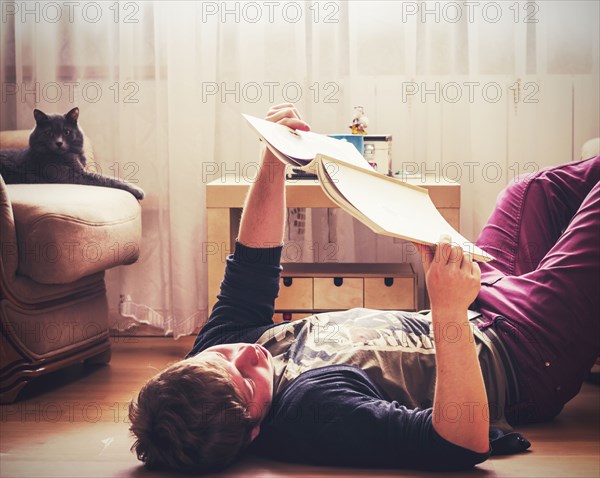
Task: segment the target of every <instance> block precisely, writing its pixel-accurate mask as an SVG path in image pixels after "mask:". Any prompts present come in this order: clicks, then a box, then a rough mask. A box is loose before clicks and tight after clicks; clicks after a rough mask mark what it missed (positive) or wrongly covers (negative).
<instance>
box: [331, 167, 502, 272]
mask: <svg viewBox="0 0 600 478" xmlns="http://www.w3.org/2000/svg"><path fill="white" fill-rule="evenodd" d="M319 160H320V161H321V162H322V164H323V168H320V170H319V173H320V174H321V175H322V174H325V175H326V176H327V177H320V178H319V179H320V182H321V186H322V187H323V189H327V190H329V194H328V196H329V197H331V198H332V199H333V200H334V201H335V202H336V203H337V204H338V205H339V206H340V207H342V208H343V209H345V210H346V211H348V212H349V213H350V214H352V215H353V216H354V217H356V218H357V219H358V220H360V221H361V222H363V223H365V224H366V225H367V226H368V227H370V228H371V229H372V230H373V231H374V232H377V233H380V234H384V235H388V236H393V237H399V238H402V239H406V240H408V241H411V242H417V243H420V244H428V245H434V244H436V243H437V242H438V241H439V239H440V235H441V234H447V235H448V236H450V238H451V242H453V243H455V244H458V245H460V246H461V247H462V248H463V249H464V250H465V251H467V252H470V253H471V254H472V255H473V257H474V258H475V259H477V260H480V261H490V260H493V257H492V256H490V255H489V254H487V253H486V252H485V251H483V250H482V249H480V248H479V247H477V246H476V245H475V244H473V243H471V242H470V241H468V240H467V239H466V238H465V237H463V236H462V235H461V234H459V233H458V232H457V231H456V230H455V229H454V228H453V227H452V226H451V225H450V224H448V222H447V221H446V220H445V219H444V217H443V216H442V215H441V214H440V212H439V211H438V210H437V208H436V207H435V205H434V204H433V202H432V201H431V198H430V197H429V193H428V192H427V190H426V189H423V188H419V187H416V186H413V185H410V184H407V183H404V182H402V181H399V180H397V179H394V178H390V177H387V176H383V175H381V174H379V173H376V172H372V173H369V172H365V171H362V170H360V169H357V168H355V167H352V166H349V165H347V164H344V163H342V162H339V161H336V160H335V159H333V158H327V157H324V156H320V157H319ZM344 203H346V204H344ZM348 203H349V204H350V206H351V207H348ZM356 211H358V212H359V214H356Z"/></svg>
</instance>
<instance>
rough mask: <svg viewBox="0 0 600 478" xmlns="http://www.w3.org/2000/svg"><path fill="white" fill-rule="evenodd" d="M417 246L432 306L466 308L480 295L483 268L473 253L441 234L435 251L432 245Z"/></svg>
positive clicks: (441, 308) (443, 308)
mask: <svg viewBox="0 0 600 478" xmlns="http://www.w3.org/2000/svg"><path fill="white" fill-rule="evenodd" d="M416 246H417V249H418V250H419V252H420V254H421V260H422V261H423V268H424V269H425V282H426V284H427V290H428V292H429V298H430V299H431V308H432V309H434V308H435V309H438V310H466V309H467V308H468V307H469V305H470V304H471V303H472V302H473V301H474V300H475V299H476V298H477V294H478V293H479V289H480V287H481V283H480V279H481V270H480V269H479V266H478V265H477V263H476V262H473V258H472V257H471V254H469V253H464V252H463V249H462V247H460V246H458V245H452V244H451V243H450V240H449V238H448V236H442V237H440V242H439V243H438V246H437V247H436V249H435V253H433V251H432V250H431V248H430V247H429V246H423V245H421V244H416Z"/></svg>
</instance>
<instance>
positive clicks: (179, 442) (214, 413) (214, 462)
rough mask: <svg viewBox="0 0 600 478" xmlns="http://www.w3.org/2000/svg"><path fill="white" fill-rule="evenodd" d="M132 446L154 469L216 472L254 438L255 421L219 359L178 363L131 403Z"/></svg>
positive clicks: (152, 379)
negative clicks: (251, 436) (133, 439)
mask: <svg viewBox="0 0 600 478" xmlns="http://www.w3.org/2000/svg"><path fill="white" fill-rule="evenodd" d="M129 419H130V421H131V426H130V428H129V429H130V430H131V432H132V433H133V434H134V435H135V436H136V437H137V439H136V441H135V443H134V444H133V445H132V447H131V450H132V451H133V450H134V449H135V453H136V455H137V457H138V459H139V460H141V461H142V462H144V463H145V464H146V465H147V466H149V467H152V468H171V469H176V470H178V471H183V472H188V473H205V472H214V471H218V470H221V469H223V468H224V467H226V466H227V465H229V464H230V463H231V462H232V461H233V460H234V459H235V458H236V456H237V455H238V454H239V453H240V452H241V451H242V450H243V449H244V447H245V446H246V445H247V444H248V443H249V442H250V432H251V430H252V428H253V427H254V426H255V425H256V423H255V422H253V421H252V420H250V418H249V416H248V407H247V404H246V403H245V401H244V398H243V397H242V395H241V393H240V391H239V390H238V388H237V387H236V386H235V385H234V384H233V381H232V380H231V377H230V375H229V373H228V372H227V370H226V369H225V367H223V366H222V365H221V364H219V363H218V361H216V360H215V361H209V360H202V361H197V362H194V363H189V362H185V361H179V362H176V363H174V364H172V365H170V366H169V367H167V368H166V369H165V370H163V371H162V372H161V373H159V374H158V375H156V376H154V377H152V378H151V379H150V380H148V382H147V383H146V384H145V385H144V386H143V387H142V389H141V390H140V393H139V395H138V401H137V404H136V403H135V402H134V401H132V402H131V403H130V404H129Z"/></svg>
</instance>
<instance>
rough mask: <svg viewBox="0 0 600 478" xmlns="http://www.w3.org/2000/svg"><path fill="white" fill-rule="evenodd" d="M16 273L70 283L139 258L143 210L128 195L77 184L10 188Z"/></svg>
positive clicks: (120, 191) (39, 281)
mask: <svg viewBox="0 0 600 478" xmlns="http://www.w3.org/2000/svg"><path fill="white" fill-rule="evenodd" d="M7 189H8V196H9V198H10V201H11V203H12V207H13V214H14V221H15V229H16V233H17V234H16V237H17V238H18V239H17V241H18V244H17V247H16V248H15V250H14V253H15V254H16V253H17V250H18V254H19V257H18V269H17V274H19V275H22V276H26V277H29V278H30V279H32V280H34V281H35V282H37V283H40V284H66V283H70V282H74V281H76V280H78V279H81V278H83V277H85V276H88V275H90V274H94V273H96V272H100V271H103V270H106V269H109V268H111V267H114V266H117V265H121V264H128V263H133V262H135V261H136V260H137V258H138V256H139V247H138V242H137V241H136V242H134V241H132V240H131V238H139V237H140V236H141V208H140V206H139V204H138V202H137V200H136V199H135V198H134V197H133V196H132V195H131V194H129V193H128V192H126V191H122V190H118V189H111V188H103V187H95V186H81V185H75V184H13V185H8V186H7Z"/></svg>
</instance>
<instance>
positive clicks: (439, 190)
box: [202, 175, 460, 317]
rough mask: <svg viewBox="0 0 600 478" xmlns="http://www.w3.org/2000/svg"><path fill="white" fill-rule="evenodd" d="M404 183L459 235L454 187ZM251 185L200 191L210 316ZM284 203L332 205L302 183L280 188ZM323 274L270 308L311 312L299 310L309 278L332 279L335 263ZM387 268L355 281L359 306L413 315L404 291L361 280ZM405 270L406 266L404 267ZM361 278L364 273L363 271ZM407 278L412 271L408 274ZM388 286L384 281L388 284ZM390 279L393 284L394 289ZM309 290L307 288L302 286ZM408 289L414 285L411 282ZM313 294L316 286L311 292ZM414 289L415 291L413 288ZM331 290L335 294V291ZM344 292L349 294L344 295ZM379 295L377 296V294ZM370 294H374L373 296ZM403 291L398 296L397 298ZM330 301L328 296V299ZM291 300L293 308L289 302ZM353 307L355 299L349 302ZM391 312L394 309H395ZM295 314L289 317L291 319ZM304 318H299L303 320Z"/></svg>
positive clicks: (234, 180)
mask: <svg viewBox="0 0 600 478" xmlns="http://www.w3.org/2000/svg"><path fill="white" fill-rule="evenodd" d="M404 179H405V180H406V181H407V182H409V183H411V184H414V185H416V186H421V187H424V188H426V189H427V190H428V191H429V195H430V197H431V200H432V201H433V203H434V204H435V206H436V208H437V210H438V211H439V212H440V214H441V215H442V216H444V218H446V220H447V221H448V222H449V223H450V225H451V226H452V227H454V228H455V229H456V230H458V229H459V222H460V221H459V219H460V185H459V184H458V183H455V182H453V181H449V180H447V179H444V178H440V177H437V176H426V177H421V176H419V177H414V178H413V177H406V178H404ZM252 182H253V181H252V180H251V179H248V178H241V177H237V176H232V175H225V176H223V177H222V178H219V179H215V180H214V181H211V182H210V183H209V184H207V186H206V207H207V212H208V214H207V227H208V236H207V242H205V243H203V244H202V247H203V250H202V257H203V261H206V264H207V268H208V310H209V311H210V310H211V309H212V308H213V306H214V304H215V302H216V300H217V294H218V293H219V287H220V284H221V280H222V279H223V270H224V268H225V259H226V257H227V255H228V254H230V253H232V252H233V245H234V242H235V238H236V236H237V233H238V229H239V224H240V217H241V213H242V209H241V208H242V206H243V205H244V199H245V197H246V194H247V192H248V189H249V188H250V185H251V184H252ZM285 194H286V203H287V206H288V207H306V208H323V207H325V208H336V207H337V205H336V204H335V203H334V202H332V201H331V200H330V199H329V197H328V196H327V195H326V194H325V193H324V192H323V190H322V189H321V186H319V184H318V182H317V181H310V180H302V181H297V180H293V181H287V182H286V190H285ZM321 265H322V267H323V269H321V272H324V273H323V274H322V275H318V276H313V275H306V276H303V277H305V278H308V279H311V280H309V281H307V282H306V283H304V285H303V286H302V287H297V288H296V287H295V286H292V287H291V288H290V289H289V290H284V288H283V287H282V291H281V293H280V297H279V298H278V299H277V303H276V307H277V308H278V310H286V311H287V310H308V311H312V310H314V309H313V307H314V303H313V304H312V305H311V307H308V308H307V307H305V306H306V305H308V303H309V297H310V302H311V303H312V301H313V295H312V294H313V287H314V281H312V279H313V278H314V277H323V278H327V277H328V278H333V277H335V276H334V275H332V273H331V272H329V273H327V270H326V269H327V268H328V267H329V268H330V267H337V266H338V265H341V264H338V263H322V264H321ZM388 265H389V264H387V265H386V264H377V265H376V269H372V270H371V272H372V273H374V274H375V275H358V276H354V277H358V278H361V277H362V279H363V286H362V290H363V301H362V304H363V305H364V307H374V306H375V305H382V306H386V307H376V308H388V309H394V308H397V309H402V310H404V309H406V310H414V309H417V308H418V306H417V305H416V301H415V300H414V296H413V295H412V292H410V291H408V292H407V290H408V289H405V288H404V286H403V287H401V286H400V285H398V284H396V285H395V286H391V288H390V289H379V286H378V282H367V281H365V278H366V277H372V278H380V279H381V278H383V279H385V277H386V274H388V272H385V271H383V270H382V269H381V266H388ZM290 266H292V267H293V266H296V264H290V263H287V264H284V267H285V268H286V269H288V268H289V267H290ZM353 266H356V267H359V269H355V270H358V271H360V270H361V269H360V268H362V267H363V266H364V264H354V265H353ZM409 267H410V266H409ZM363 272H364V270H363ZM410 274H412V269H411V270H410ZM388 282H389V281H388ZM395 282H396V279H394V283H395ZM306 284H309V285H306ZM413 284H414V281H413ZM317 289H318V290H321V289H319V286H317ZM415 289H416V287H415ZM334 290H336V294H333V295H337V293H339V291H340V290H341V289H334ZM348 290H349V289H348ZM378 290H379V291H381V292H377V291H378ZM373 291H374V292H373ZM402 291H404V292H402ZM397 294H400V296H403V297H404V299H400V298H399V297H400V296H399V295H397ZM329 295H330V296H331V294H329ZM290 300H293V301H294V302H289V301H290ZM324 300H325V301H326V304H329V305H330V304H332V303H333V302H332V301H335V300H337V298H336V297H329V298H327V297H326V298H325V299H324ZM354 303H356V299H355V302H354ZM395 306H397V307H395ZM296 315H297V314H294V317H296ZM305 315H306V314H304V315H303V316H305Z"/></svg>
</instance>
